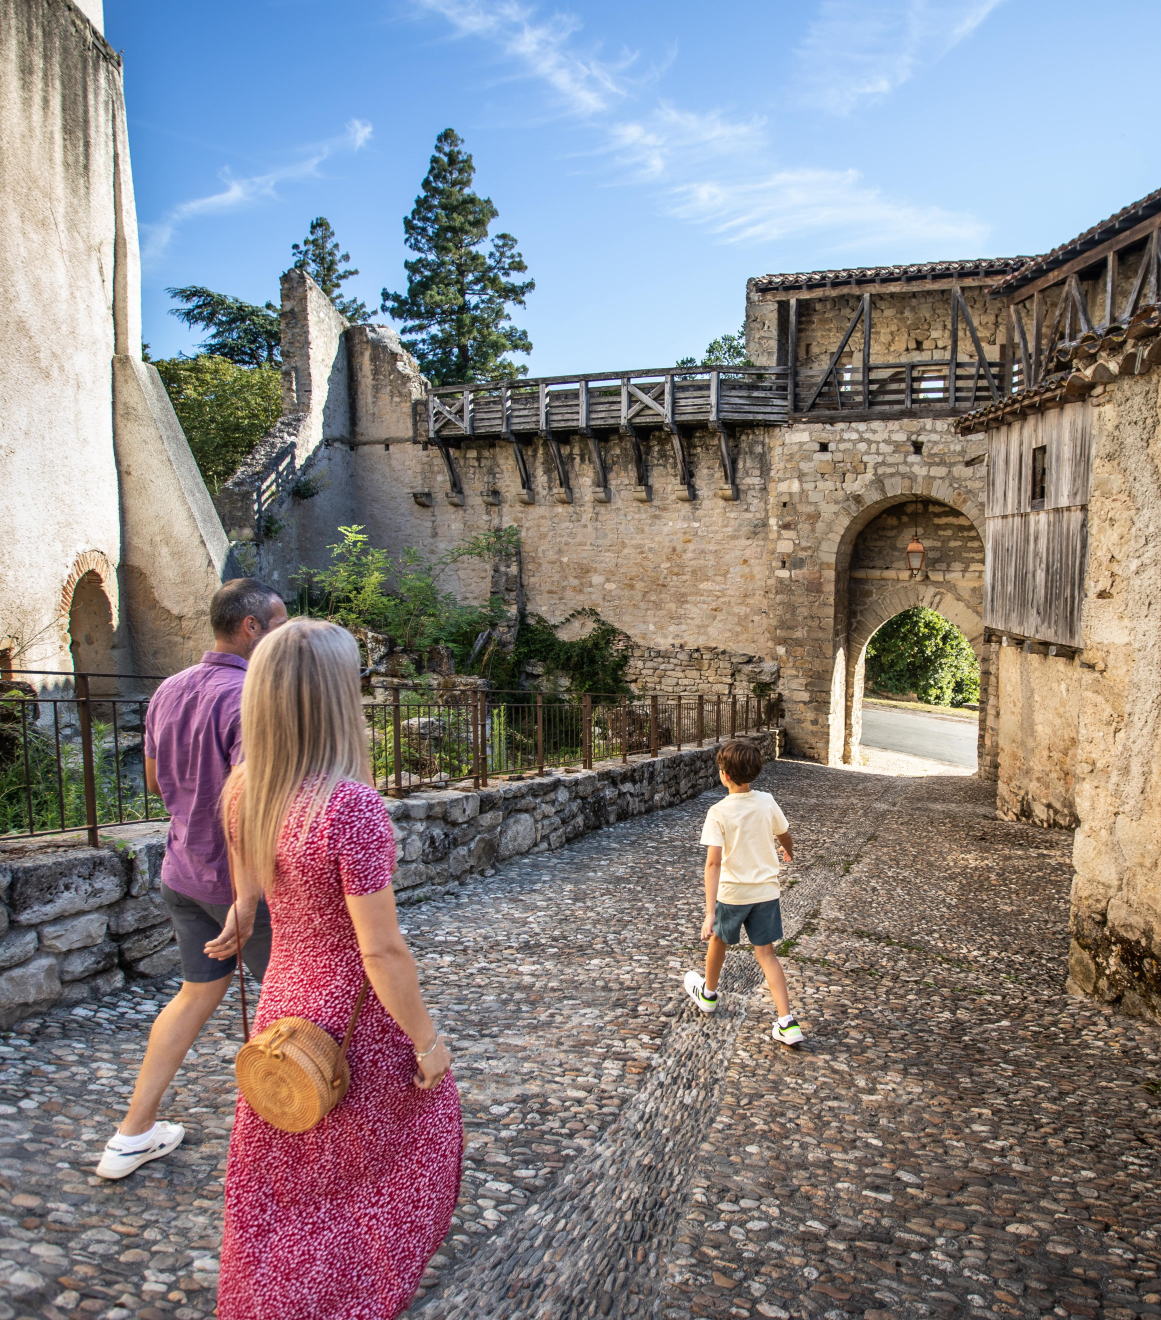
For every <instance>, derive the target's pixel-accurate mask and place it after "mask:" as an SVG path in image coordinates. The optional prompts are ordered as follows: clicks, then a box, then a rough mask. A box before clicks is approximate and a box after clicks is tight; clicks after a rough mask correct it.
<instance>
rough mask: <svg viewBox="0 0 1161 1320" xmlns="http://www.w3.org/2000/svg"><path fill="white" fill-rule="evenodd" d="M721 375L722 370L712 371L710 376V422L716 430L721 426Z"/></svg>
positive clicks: (711, 426)
mask: <svg viewBox="0 0 1161 1320" xmlns="http://www.w3.org/2000/svg"><path fill="white" fill-rule="evenodd" d="M721 375H722V373H721V372H720V371H711V372H710V378H709V424H710V429H711V430H714V431H716V430H719V429H720V427H721V417H722V410H721V400H720V397H719V396H720V394H721Z"/></svg>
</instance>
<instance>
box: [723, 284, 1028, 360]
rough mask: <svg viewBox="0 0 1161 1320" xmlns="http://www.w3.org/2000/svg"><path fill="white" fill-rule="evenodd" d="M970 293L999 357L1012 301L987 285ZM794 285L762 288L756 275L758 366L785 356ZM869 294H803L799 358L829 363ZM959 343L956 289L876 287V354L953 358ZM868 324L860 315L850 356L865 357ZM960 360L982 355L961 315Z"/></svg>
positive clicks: (752, 326) (752, 336) (752, 316)
mask: <svg viewBox="0 0 1161 1320" xmlns="http://www.w3.org/2000/svg"><path fill="white" fill-rule="evenodd" d="M963 295H964V300H965V302H966V303H967V305H968V311H969V312H970V313H971V317H972V320H973V321H974V322H975V326H976V330H977V332H978V333H979V336H980V342H981V344H982V346H983V349H984V352H985V353H986V354H987V356H988V358H989V359H990V360H991V361H996V360H997V359H998V358H999V356H1000V347H999V345H1000V342H1001V340H1002V338H1003V318H1004V316H1005V314H1006V308H1005V305H1004V304H1003V303H1002V302H1000V301H998V300H989V298H988V296H987V293H986V291H985V288H984V287H982V286H971V285H967V284H965V285H964V286H963ZM792 296H794V295H793V294H791V293H783V292H774V291H772V290H765V291H759V290H757V289H756V288H755V287H754V281H750V284H749V286H748V288H747V292H746V347H747V351H748V353H749V356H750V359H751V361H753V362H754V363H756V364H757V365H758V366H761V367H765V366H774V365H775V364H776V362H777V361H778V356H777V354H778V315H779V313H778V310H777V309H778V307H779V304H781V303H785V302H786V300H787V299H788V298H790V297H792ZM861 296H862V295H861V294H857V293H835V294H834V295H833V296H831V297H827V298H817V297H814V296H811V297H803V296H800V297H799V298H798V365H799V367H803V368H812V367H814V368H821V367H825V366H827V365H828V364H829V362H830V359H831V356H832V355H833V353H834V351H835V349H836V348H838V346H839V343H840V341H841V340H842V337H843V335H844V334H845V333H846V329H847V326H848V325H850V323H851V317H852V316H854V314H855V312H856V311H857V310H858V307H859V302H860V300H861ZM950 347H951V290H950V289H949V288H942V289H925V288H919V289H915V290H914V291H908V292H903V291H902V290H900V291H898V292H896V291H891V292H884V293H882V294H872V295H871V361H872V362H908V361H910V362H928V361H931V360H933V359H942V360H946V359H947V357H948V354H949V351H950ZM862 352H863V325H862V322H861V321H860V323H859V325H858V326H857V327H856V328H855V331H854V333H853V334H852V335H851V338H850V340H849V341H848V343H847V346H846V349H845V350H844V352H843V358H842V360H843V361H844V362H850V361H861V359H862ZM959 357H960V360H961V361H962V360H965V359H968V358H974V357H975V348H974V346H973V345H972V342H971V336H970V335H969V334H968V331H967V328H966V327H965V325H964V323H963V317H962V316H961V317H960V320H959Z"/></svg>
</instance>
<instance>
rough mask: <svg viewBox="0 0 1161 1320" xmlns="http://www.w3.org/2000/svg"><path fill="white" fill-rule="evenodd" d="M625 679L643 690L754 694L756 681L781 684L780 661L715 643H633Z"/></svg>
mask: <svg viewBox="0 0 1161 1320" xmlns="http://www.w3.org/2000/svg"><path fill="white" fill-rule="evenodd" d="M629 656H630V658H629V665H628V668H627V669H626V670H625V681H626V682H628V683H629V684H631V685H632V686H633V687H635V688H637V689H638V690H639V691H641V692H648V693H658V694H666V693H673V694H674V695H676V694H678V693H682V694H685V693H690V694H692V695H694V696H696V695H697V694H698V693H702V694H704V695H706V696H710V695H714V696H723V697H729V696H740V697H745V696H750V695H752V694H753V691H754V684H755V683H761V684H766V685H767V686H769V687H771V688H777V686H778V674H779V672H780V671H779V666H778V662H777V661H769V660H762V659H760V658H758V657H755V656H752V655H748V654H747V653H746V652H745V651H723V650H720V649H719V648H717V647H714V646H691V647H679V646H675V647H656V646H641V645H638V644H637V643H634V644H633V645H631V646H630V647H629Z"/></svg>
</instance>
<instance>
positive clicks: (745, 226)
mask: <svg viewBox="0 0 1161 1320" xmlns="http://www.w3.org/2000/svg"><path fill="white" fill-rule="evenodd" d="M411 3H412V6H413V11H418V12H421V13H427V14H435V15H439V16H441V17H442V18H444V19H446V20H447V22H448V23H449V24H450V25H451V29H452V34H453V35H454V36H455V37H457V38H475V39H478V40H481V41H484V42H487V43H489V44H490V45H491V46H492V47H493V48H494V51H495V53H496V56H497V58H499V59H500V60H501V61H502V62H503V61H507V62H508V63H509V64H510V65H511V66H513V67H514V73H512V74H510V76H518V77H521V78H525V79H534V80H537V81H539V82H541V83H542V84H543V85H544V86H545V87H546V88H547V89H549V91H550V93H551V95H552V99H553V101H554V103H555V106H556V108H557V110H558V112H559V111H561V110H563V111H565V112H567V113H569V114H570V115H572V116H574V117H575V118H576V119H578V120H579V121H581V122H582V123H584V124H586V125H587V126H588V127H589V129H590V130H591V132H592V133H593V135H594V139H595V140H594V142H593V146H592V147H591V149H590V150H589V152H588V153H586V154H588V155H590V156H595V157H599V158H601V159H603V160H604V161H605V162H606V165H607V167H608V168H609V169H610V171H611V173H612V175H613V177H615V179H616V181H617V182H618V183H621V184H640V183H646V184H648V185H649V186H650V187H651V188H652V189H653V190H654V195H655V197H656V198H657V202H658V205H659V206H660V207H661V208H662V209H663V210H664V211H666V212H667V213H668V214H671V215H673V216H675V217H677V218H679V219H682V220H685V221H688V222H690V223H692V224H696V225H698V226H699V227H701V228H702V229H704V230H706V231H708V232H709V233H711V234H714V235H715V236H716V237H717V238H718V240H719V241H720V242H728V243H741V244H757V243H769V242H771V241H772V240H778V239H785V238H791V237H796V236H802V235H807V234H810V235H817V236H818V237H819V239H820V245H821V246H823V247H824V249H825V250H829V251H833V252H843V251H846V250H855V249H864V250H865V249H866V248H868V247H874V246H880V247H882V246H883V245H887V246H889V247H891V248H897V246H898V244H899V242H900V240H903V241H906V242H908V243H909V244H911V245H912V246H913V247H915V248H918V249H919V250H920V251H922V252H924V253H928V252H931V251H933V250H934V249H935V248H936V247H939V246H944V247H950V248H952V249H953V250H954V251H956V252H957V253H964V252H967V251H970V250H973V249H976V248H978V247H979V245H981V244H982V243H983V242H984V240H985V238H986V236H987V227H986V226H985V225H983V224H982V223H981V222H980V221H979V220H977V219H976V218H974V217H973V216H971V215H968V214H964V213H957V212H951V211H946V210H943V209H942V208H940V207H932V206H917V205H914V204H913V203H911V202H909V201H908V200H906V199H905V198H904V199H894V198H891V197H889V196H886V195H884V194H883V193H882V192H881V191H880V190H879V189H877V188H875V187H874V186H873V185H870V184H868V183H867V182H865V180H864V179H863V177H862V175H861V174H860V173H859V172H858V171H856V170H824V169H803V168H788V167H785V166H782V167H779V165H778V164H777V161H776V153H775V150H774V146H773V145H772V143H771V141H770V135H769V130H768V128H767V125H766V121H765V120H764V119H763V118H762V117H761V116H758V115H752V116H749V117H737V116H733V115H731V114H730V113H728V112H727V111H725V110H723V109H720V108H715V109H709V110H688V109H685V108H683V107H681V106H678V105H675V104H673V103H672V102H670V101H664V100H661V101H657V102H655V103H654V104H653V105H651V106H648V107H640V108H639V109H637V107H636V106H634V105H633V102H634V101H637V102H638V103H639V101H640V96H641V87H640V86H639V85H638V80H637V79H636V78H633V79H630V78H629V77H628V76H627V71H628V69H629V68H630V66H631V65H632V64H633V63H634V61H635V59H636V56H634V55H633V54H631V53H628V52H626V53H624V54H622V56H621V57H620V59H619V60H618V61H614V62H606V61H602V60H601V59H600V58H599V56H598V55H596V54H591V53H590V54H580V53H578V51H577V50H576V48H575V47H576V44H577V38H578V36H579V34H580V32H581V30H582V24H581V23H580V20H579V19H577V18H576V17H575V16H573V15H569V14H561V13H556V14H554V15H553V16H552V17H551V18H549V19H541V18H539V17H538V16H537V12H536V10H535V9H534V8H532V7H531V6H529V5H527V4H522V3H519V0H411ZM1000 3H1002V0H875V4H874V5H867V4H866V3H865V0H822V4H821V9H820V13H819V16H818V19H817V20H816V22H815V23H814V25H813V26H812V27H811V29H810V31H809V32H808V34H807V36H806V37H805V39H804V42H803V45H802V47H801V49H800V50H799V52H798V53H799V55H800V56H801V58H802V59H803V60H804V61H808V60H810V59H812V58H813V57H814V55H815V54H818V60H817V69H816V73H817V77H818V82H817V86H816V87H814V89H813V90H814V92H815V93H816V94H817V96H819V97H822V96H824V94H825V95H826V96H829V97H830V98H831V99H830V100H829V101H828V102H827V107H828V109H835V110H838V111H840V112H841V111H842V110H843V109H844V108H849V107H848V106H847V102H846V101H845V100H844V99H843V97H845V96H848V94H849V95H851V96H852V97H853V99H851V100H850V104H851V105H853V104H854V103H855V100H857V99H858V97H861V96H867V95H877V94H882V93H884V92H886V91H889V90H890V89H891V88H892V87H894V86H897V85H898V84H899V83H900V82H902V81H904V80H905V79H906V78H907V77H909V76H910V75H911V73H912V72H913V71H914V69H915V68H916V67H918V65H919V63H920V62H921V61H922V60H925V59H936V58H939V57H940V56H941V55H943V54H946V52H947V51H948V50H950V49H951V47H952V46H954V45H955V44H956V42H958V41H961V40H962V39H963V38H964V37H966V36H967V35H968V34H969V33H970V32H971V31H973V30H974V29H975V28H976V27H977V26H978V25H979V24H980V23H981V22H982V21H983V20H984V18H985V17H986V16H987V14H988V13H989V12H990V11H991V10H992V9H993V8H995V6H996V5H997V4H1000ZM840 29H841V34H840ZM840 35H841V40H840ZM835 47H838V48H840V49H841V50H842V52H843V53H842V54H841V56H836V55H834V54H833V50H834V48H835ZM824 53H825V58H823V54H824ZM840 84H841V87H842V88H843V89H846V90H842V93H841V95H840V91H839V88H840ZM848 84H849V86H850V87H854V88H857V89H858V90H857V91H856V92H854V93H850V92H849V88H848ZM634 109H637V113H631V111H632V110H634Z"/></svg>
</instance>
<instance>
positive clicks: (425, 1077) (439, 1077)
mask: <svg viewBox="0 0 1161 1320" xmlns="http://www.w3.org/2000/svg"><path fill="white" fill-rule="evenodd" d="M450 1067H451V1051H450V1050H449V1049H448V1047H447V1046H446V1045H445V1044H444V1043H443V1038H442V1037H440V1039H439V1040H438V1041H437V1042H436V1046H435V1049H434V1050H432V1052H431V1053H430V1054H429V1055H427V1056H426V1058H423V1059H418V1058H417V1059H416V1061H415V1077H414V1078H413V1080H414V1082H415V1085H416V1086H418V1087H419V1089H420V1090H421V1091H431V1090H433V1089H434V1088H435V1087H437V1086H438V1085H439V1084H440V1082H442V1081H443V1079H444V1075H445V1074H446V1073H447V1070H448V1069H449V1068H450Z"/></svg>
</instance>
